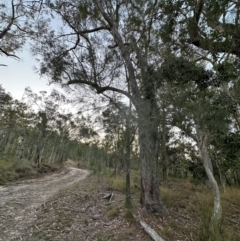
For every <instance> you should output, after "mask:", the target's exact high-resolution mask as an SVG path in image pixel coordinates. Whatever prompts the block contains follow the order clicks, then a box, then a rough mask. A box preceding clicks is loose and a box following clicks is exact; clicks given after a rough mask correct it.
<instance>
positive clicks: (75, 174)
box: [0, 167, 89, 241]
mask: <svg viewBox="0 0 240 241" xmlns="http://www.w3.org/2000/svg"><path fill="white" fill-rule="evenodd" d="M88 174H89V171H87V170H81V169H77V168H73V167H69V168H67V169H66V170H64V171H62V172H61V173H58V174H53V175H51V176H46V177H44V178H41V179H34V180H27V181H22V182H18V183H17V184H12V185H9V186H0V241H10V240H11V241H13V240H23V239H22V235H23V234H26V233H31V230H30V228H29V227H30V226H31V224H32V223H33V221H34V220H35V219H36V214H37V212H38V208H39V207H40V206H41V205H44V203H45V202H46V201H48V200H49V199H50V198H51V197H53V196H54V195H55V194H57V193H58V192H59V191H60V190H61V189H64V188H66V187H68V186H70V185H72V184H74V183H77V182H79V181H80V180H82V179H84V178H86V176H87V175H88Z"/></svg>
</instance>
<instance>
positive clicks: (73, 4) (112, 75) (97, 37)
mask: <svg viewBox="0 0 240 241" xmlns="http://www.w3.org/2000/svg"><path fill="white" fill-rule="evenodd" d="M45 6H46V8H47V9H48V10H51V13H52V15H53V16H54V17H55V18H56V19H57V20H58V21H55V22H54V23H53V26H54V25H57V26H58V27H56V28H55V30H50V29H49V32H48V34H46V35H45V36H44V38H41V40H40V41H41V44H40V45H39V46H38V47H36V46H34V51H35V53H36V54H40V55H41V56H42V59H41V68H40V73H41V74H42V75H45V76H48V77H49V79H50V81H51V82H55V83H60V84H62V85H63V86H66V85H67V86H72V87H71V88H73V89H74V88H76V89H82V90H87V91H90V92H93V93H95V94H100V95H101V94H103V93H104V94H105V95H109V96H111V95H112V94H113V93H118V94H121V95H125V96H126V97H128V98H130V99H131V101H132V103H133V105H134V107H135V109H136V112H137V115H138V127H139V128H138V130H139V133H138V136H139V143H140V152H141V190H142V191H141V203H142V204H143V206H144V207H145V208H146V209H147V210H148V211H149V212H160V213H167V209H166V208H165V206H164V204H163V203H162V200H161V197H160V193H159V182H158V168H157V160H158V153H159V150H158V149H159V135H158V120H157V119H158V114H159V110H158V106H157V103H156V96H155V91H156V88H155V80H156V77H155V76H154V71H153V70H154V68H153V67H152V66H153V64H154V65H155V66H156V65H158V63H159V62H160V61H161V58H160V57H159V55H158V53H157V52H156V50H157V49H160V46H161V41H160V39H159V27H160V25H161V22H160V20H159V16H160V14H161V13H160V11H161V1H158V0H154V1H144V0H138V1H135V0H131V1H130V0H129V1H123V0H117V1H112V0H106V1H97V0H93V1H90V0H82V1H79V0H71V1H70V0H58V1H47V2H46V5H45ZM128 84H129V86H130V91H128V88H127V85H128Z"/></svg>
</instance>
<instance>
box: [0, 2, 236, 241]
mask: <svg viewBox="0 0 240 241" xmlns="http://www.w3.org/2000/svg"><path fill="white" fill-rule="evenodd" d="M6 10H7V11H6ZM0 16H1V20H2V23H1V24H0V28H1V29H0V41H1V42H0V54H1V61H4V57H12V58H16V59H17V58H18V56H17V54H18V51H19V50H20V49H22V48H24V46H25V43H29V44H30V45H31V46H32V49H31V51H32V53H33V54H34V56H36V58H37V59H38V61H39V68H38V72H39V75H40V76H42V77H45V78H48V80H49V83H51V84H53V85H54V84H55V85H57V86H58V87H60V88H61V89H62V90H63V91H64V92H63V93H64V94H62V93H60V92H58V91H53V92H52V93H50V94H48V93H46V92H44V91H40V92H39V93H33V91H32V90H31V89H30V88H26V89H25V93H24V98H23V100H22V101H18V100H15V99H14V98H12V96H11V93H7V92H6V91H5V90H4V88H3V87H2V86H0V163H2V164H0V167H1V169H2V171H1V170H0V172H1V173H2V175H1V177H0V178H1V182H4V181H6V180H9V179H11V177H10V178H9V177H8V176H7V172H6V171H5V169H6V166H11V165H13V164H14V165H16V168H15V169H16V170H17V172H20V173H21V172H24V171H23V170H21V169H24V168H27V167H28V166H29V165H31V166H34V167H35V168H36V169H40V168H41V166H43V165H50V164H54V163H59V162H60V163H61V162H65V161H66V160H67V159H72V160H75V161H79V162H81V163H84V165H85V167H87V168H89V169H93V170H94V171H95V173H98V174H99V173H100V174H101V173H103V172H104V170H105V169H107V168H108V169H109V168H110V169H111V170H112V172H113V173H114V175H117V173H120V172H124V173H125V174H126V207H128V208H131V206H132V204H131V190H130V180H131V176H130V170H137V171H139V173H140V177H141V183H139V188H140V190H141V194H140V197H139V198H140V202H141V205H142V206H143V207H144V208H145V209H146V210H147V212H148V213H152V214H154V213H158V214H160V215H168V209H167V207H166V205H165V204H164V202H163V199H164V197H162V195H161V193H160V190H159V183H160V182H167V180H168V179H169V178H172V177H177V178H182V179H191V180H192V181H193V182H195V183H196V184H199V183H203V184H205V185H207V186H208V187H209V188H210V190H212V193H213V197H214V200H213V203H212V205H213V213H212V219H211V224H212V225H213V226H214V227H215V226H216V227H217V228H219V229H220V223H221V220H222V205H221V190H225V189H226V188H228V187H233V186H234V187H237V188H239V185H240V132H239V131H240V81H239V73H240V72H239V71H240V59H239V58H240V41H239V36H240V27H239V26H240V20H239V19H240V3H239V2H238V1H233V0H228V1H216V0H209V1H203V0H195V1H192V0H188V1H158V0H151V1H142V0H129V1H128V0H127V1H123V0H116V1H111V0H106V1H95V0H93V1H89V0H72V1H68V0H58V1H57V0H52V1H51V0H38V1H25V0H21V1H20V0H12V1H11V3H10V2H9V3H6V4H4V3H3V4H1V5H0ZM1 65H2V67H1V68H4V62H3V63H1ZM1 79H2V77H1ZM73 106H74V107H73ZM73 109H74V114H73V111H72V110H73ZM69 110H71V111H69ZM4 168H5V169H4ZM12 178H13V179H14V177H12ZM209 240H210V239H209Z"/></svg>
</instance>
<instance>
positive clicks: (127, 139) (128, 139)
mask: <svg viewBox="0 0 240 241" xmlns="http://www.w3.org/2000/svg"><path fill="white" fill-rule="evenodd" d="M128 88H129V87H128ZM129 89H130V88H129ZM128 91H129V92H130V90H128ZM128 110H129V113H128V115H126V131H125V168H126V198H125V207H126V208H128V209H131V208H132V200H131V180H130V164H131V163H130V162H131V144H132V142H131V128H130V123H129V122H130V117H131V110H132V104H131V101H130V104H129V109H128Z"/></svg>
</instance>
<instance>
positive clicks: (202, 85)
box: [160, 56, 217, 90]
mask: <svg viewBox="0 0 240 241" xmlns="http://www.w3.org/2000/svg"><path fill="white" fill-rule="evenodd" d="M160 72H161V76H162V78H164V79H165V80H167V81H170V83H171V84H173V85H177V86H179V85H183V84H189V83H191V82H193V83H195V84H196V85H197V86H198V88H199V89H200V90H204V89H206V88H207V87H209V86H215V85H216V84H217V83H216V80H215V78H214V73H213V71H210V70H205V68H204V67H202V66H198V65H196V64H195V63H194V62H191V61H189V60H188V59H186V58H184V57H174V56H171V57H168V58H167V59H165V61H164V63H163V64H162V66H161V70H160Z"/></svg>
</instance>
